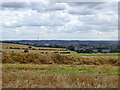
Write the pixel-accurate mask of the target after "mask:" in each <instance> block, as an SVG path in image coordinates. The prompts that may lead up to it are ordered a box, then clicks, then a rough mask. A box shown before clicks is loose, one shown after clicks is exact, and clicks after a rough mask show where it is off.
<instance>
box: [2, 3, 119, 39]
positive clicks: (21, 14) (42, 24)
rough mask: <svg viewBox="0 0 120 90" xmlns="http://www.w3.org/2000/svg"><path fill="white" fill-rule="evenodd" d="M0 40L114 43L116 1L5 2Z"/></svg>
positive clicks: (116, 29) (115, 36) (116, 24)
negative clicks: (101, 41)
mask: <svg viewBox="0 0 120 90" xmlns="http://www.w3.org/2000/svg"><path fill="white" fill-rule="evenodd" d="M0 10H2V17H1V18H2V39H3V40H36V39H38V38H39V40H117V39H118V3H117V2H68V3H67V2H66V3H53V2H4V3H2V8H0Z"/></svg>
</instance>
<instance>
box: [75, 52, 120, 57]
mask: <svg viewBox="0 0 120 90" xmlns="http://www.w3.org/2000/svg"><path fill="white" fill-rule="evenodd" d="M73 55H76V56H120V54H118V53H90V54H85V53H81V54H73Z"/></svg>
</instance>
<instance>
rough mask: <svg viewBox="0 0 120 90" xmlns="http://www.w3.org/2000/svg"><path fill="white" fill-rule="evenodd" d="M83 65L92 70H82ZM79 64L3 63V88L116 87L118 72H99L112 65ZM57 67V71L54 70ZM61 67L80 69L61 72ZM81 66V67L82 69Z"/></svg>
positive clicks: (114, 68) (113, 68)
mask: <svg viewBox="0 0 120 90" xmlns="http://www.w3.org/2000/svg"><path fill="white" fill-rule="evenodd" d="M83 67H86V68H87V69H89V70H95V68H96V70H98V71H96V70H95V71H94V72H89V73H88V72H83V73H81V70H84V68H83ZM110 67H111V66H109V65H108V66H107V65H106V66H96V65H94V66H93V65H92V66H88V65H86V66H80V65H72V66H68V65H35V64H3V73H2V75H3V76H2V86H3V88H117V87H118V73H114V72H113V73H111V74H107V73H100V71H102V70H103V69H110V70H116V69H117V67H116V66H114V67H112V68H110ZM57 68H59V71H58V72H54V70H55V69H57ZM63 68H66V69H68V70H69V69H70V68H74V69H81V70H79V71H78V72H74V71H73V69H71V70H70V71H69V72H67V71H66V72H61V71H62V70H63ZM82 68H83V69H82Z"/></svg>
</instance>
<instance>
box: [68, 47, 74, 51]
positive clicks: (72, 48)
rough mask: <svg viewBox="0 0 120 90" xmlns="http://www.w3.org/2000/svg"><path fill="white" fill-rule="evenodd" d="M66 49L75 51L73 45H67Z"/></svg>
mask: <svg viewBox="0 0 120 90" xmlns="http://www.w3.org/2000/svg"><path fill="white" fill-rule="evenodd" d="M67 49H68V50H71V51H75V47H74V46H68V47H67Z"/></svg>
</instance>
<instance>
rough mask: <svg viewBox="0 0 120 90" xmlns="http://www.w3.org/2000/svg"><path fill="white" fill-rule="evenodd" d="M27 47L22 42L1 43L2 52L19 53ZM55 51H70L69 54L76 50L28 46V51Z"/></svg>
mask: <svg viewBox="0 0 120 90" xmlns="http://www.w3.org/2000/svg"><path fill="white" fill-rule="evenodd" d="M0 44H1V43H0ZM28 47H29V46H28V45H22V44H12V43H2V51H3V52H17V53H21V52H24V50H25V49H27V48H28ZM55 52H57V53H62V52H63V53H64V52H70V53H71V54H76V52H73V51H69V50H67V49H65V48H48V47H34V46H31V48H29V53H55Z"/></svg>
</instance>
